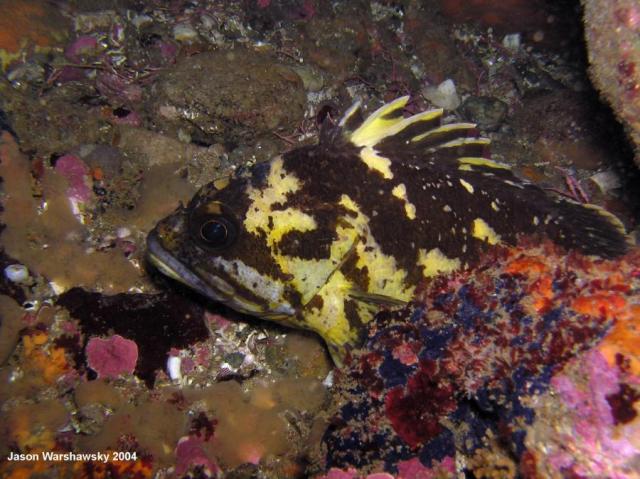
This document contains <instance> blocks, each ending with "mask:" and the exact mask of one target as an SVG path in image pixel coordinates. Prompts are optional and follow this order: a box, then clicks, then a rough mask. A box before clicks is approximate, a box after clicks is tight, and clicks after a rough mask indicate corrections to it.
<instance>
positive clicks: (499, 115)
mask: <svg viewBox="0 0 640 479" xmlns="http://www.w3.org/2000/svg"><path fill="white" fill-rule="evenodd" d="M461 110H462V115H463V116H464V117H465V118H466V119H467V120H469V121H472V122H474V123H477V125H478V128H480V129H481V130H483V131H495V130H497V129H498V128H499V127H500V125H501V124H502V122H504V119H505V117H506V116H507V111H508V106H507V104H506V103H505V102H503V101H502V100H498V99H497V98H493V97H490V96H470V97H469V98H467V99H466V100H465V101H464V103H463V104H462V107H461Z"/></svg>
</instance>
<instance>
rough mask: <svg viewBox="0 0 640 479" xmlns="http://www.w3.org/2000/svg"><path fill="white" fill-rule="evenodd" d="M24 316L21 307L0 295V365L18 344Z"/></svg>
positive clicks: (7, 297)
mask: <svg viewBox="0 0 640 479" xmlns="http://www.w3.org/2000/svg"><path fill="white" fill-rule="evenodd" d="M23 315H24V311H23V310H22V307H20V305H18V303H16V302H15V301H14V300H13V299H11V298H10V297H9V296H5V295H4V294H3V295H0V365H2V364H4V363H5V362H6V361H7V359H9V356H10V355H11V353H12V352H13V349H14V348H15V347H16V344H17V343H18V333H19V331H20V329H21V328H22V326H23V325H22V323H21V321H20V320H21V319H22V316H23Z"/></svg>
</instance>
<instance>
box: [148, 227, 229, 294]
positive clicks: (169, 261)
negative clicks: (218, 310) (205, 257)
mask: <svg viewBox="0 0 640 479" xmlns="http://www.w3.org/2000/svg"><path fill="white" fill-rule="evenodd" d="M147 258H148V259H149V262H150V263H151V264H152V265H153V266H155V267H156V268H157V269H158V270H159V271H160V272H161V273H163V274H164V275H166V276H168V277H169V278H171V279H174V280H176V281H178V282H180V283H182V284H184V285H186V286H188V287H189V288H191V289H194V290H196V291H197V292H198V293H200V294H202V295H203V296H206V297H207V298H210V299H212V300H214V301H218V302H220V303H223V304H227V303H228V296H226V295H225V294H224V293H222V292H220V291H217V290H215V289H214V288H212V287H211V286H210V285H209V284H208V283H206V282H205V281H203V280H202V278H200V277H199V276H198V275H196V274H194V273H193V272H192V271H191V270H190V269H189V268H187V267H186V266H185V265H184V264H182V263H181V262H180V261H178V260H177V259H176V258H175V257H174V256H173V255H172V254H171V253H169V252H168V251H167V250H166V249H165V248H164V246H162V242H161V240H160V238H159V237H158V232H157V231H156V230H153V231H152V232H151V233H149V236H147ZM222 283H224V282H223V281H221V284H220V286H222V288H221V290H222V291H224V290H227V292H229V290H230V292H231V294H233V288H231V286H229V285H227V284H226V283H225V284H224V285H223V284H222Z"/></svg>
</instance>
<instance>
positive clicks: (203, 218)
mask: <svg viewBox="0 0 640 479" xmlns="http://www.w3.org/2000/svg"><path fill="white" fill-rule="evenodd" d="M237 224H238V223H237V222H236V220H235V216H234V215H233V213H232V212H231V210H230V209H229V208H227V207H226V206H224V205H223V204H221V203H219V202H211V203H208V204H206V205H203V206H201V207H200V208H197V209H196V210H194V211H192V212H191V216H190V218H189V230H190V232H191V237H192V238H193V239H194V240H195V241H196V242H197V243H198V244H199V245H200V246H202V247H204V248H210V249H222V248H227V247H229V246H231V245H232V244H233V243H234V241H235V240H236V238H237V236H238V226H237Z"/></svg>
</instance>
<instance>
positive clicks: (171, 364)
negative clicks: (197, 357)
mask: <svg viewBox="0 0 640 479" xmlns="http://www.w3.org/2000/svg"><path fill="white" fill-rule="evenodd" d="M181 365H182V359H181V358H180V357H179V356H169V359H167V374H168V375H169V377H170V378H171V380H172V381H175V382H178V381H180V380H182V371H181V370H180V366H181Z"/></svg>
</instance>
